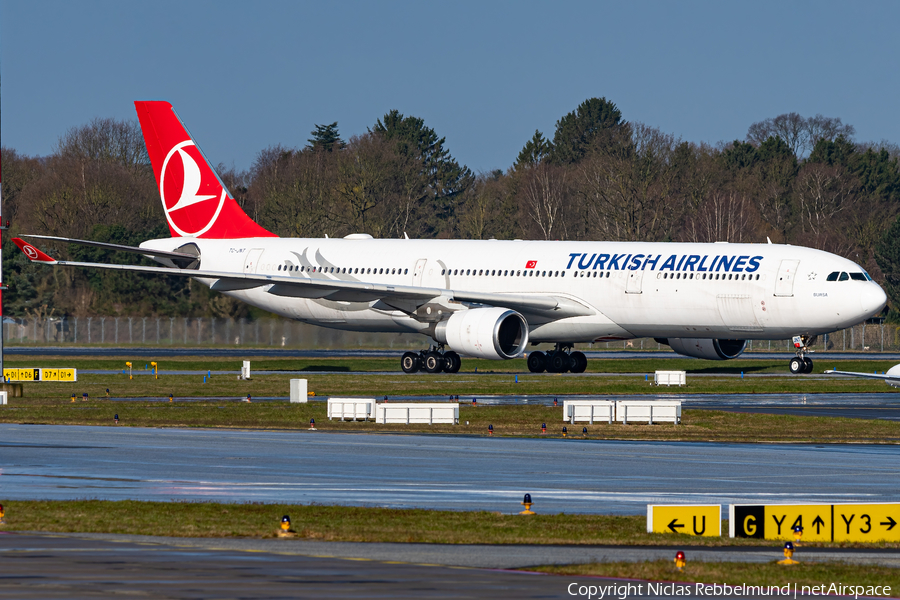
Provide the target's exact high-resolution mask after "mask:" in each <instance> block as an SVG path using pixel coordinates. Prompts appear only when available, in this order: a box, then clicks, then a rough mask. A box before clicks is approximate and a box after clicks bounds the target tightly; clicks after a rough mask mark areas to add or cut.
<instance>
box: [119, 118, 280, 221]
mask: <svg viewBox="0 0 900 600" xmlns="http://www.w3.org/2000/svg"><path fill="white" fill-rule="evenodd" d="M134 107H135V109H136V110H137V115H138V119H139V120H140V122H141V130H142V131H143V133H144V142H145V143H146V144H147V154H149V156H150V163H151V164H152V165H153V174H154V175H155V176H156V183H157V184H159V195H160V199H161V200H162V205H163V210H164V211H165V213H166V220H167V221H168V222H169V231H171V232H172V237H198V238H213V239H235V238H251V237H277V236H275V234H273V233H271V232H269V231H266V230H265V229H263V228H262V227H260V226H259V225H258V224H257V223H255V222H254V221H253V220H252V219H251V218H250V217H248V216H247V213H245V212H244V211H243V210H242V209H241V207H240V206H239V205H238V203H237V202H236V201H235V200H234V198H232V197H231V196H230V195H229V193H228V190H226V189H225V186H224V184H222V182H221V180H220V179H219V177H218V176H217V175H216V172H215V170H213V168H212V166H210V164H209V162H208V161H207V160H206V157H205V156H203V153H202V152H201V151H200V148H199V147H198V146H197V145H196V144H195V143H194V140H193V139H192V138H191V135H190V134H189V133H188V131H187V129H186V128H185V126H184V124H183V123H182V122H181V119H179V118H178V115H176V114H175V110H174V109H173V108H172V105H171V104H169V103H168V102H162V101H138V102H135V103H134Z"/></svg>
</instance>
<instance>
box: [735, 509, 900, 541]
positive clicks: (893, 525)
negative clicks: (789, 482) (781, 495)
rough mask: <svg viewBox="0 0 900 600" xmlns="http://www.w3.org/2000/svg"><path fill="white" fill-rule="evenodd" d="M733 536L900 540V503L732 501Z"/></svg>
mask: <svg viewBox="0 0 900 600" xmlns="http://www.w3.org/2000/svg"><path fill="white" fill-rule="evenodd" d="M728 516H729V535H730V536H731V537H751V538H760V539H766V540H793V539H795V537H794V528H795V527H802V528H803V530H802V534H801V539H802V541H808V542H879V541H888V542H900V503H894V504H767V505H750V504H732V505H730V506H729V509H728Z"/></svg>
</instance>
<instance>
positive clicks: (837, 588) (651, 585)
mask: <svg viewBox="0 0 900 600" xmlns="http://www.w3.org/2000/svg"><path fill="white" fill-rule="evenodd" d="M567 591H568V593H569V595H570V596H578V597H581V598H586V599H588V600H605V599H606V600H613V599H616V600H626V599H627V598H629V597H632V596H656V597H660V596H663V597H664V596H708V597H710V598H722V597H729V596H731V597H740V596H773V597H782V598H790V597H793V598H797V597H798V596H828V595H840V596H853V597H854V598H859V597H860V596H867V597H877V596H888V595H890V593H891V587H890V586H880V585H879V586H875V585H869V586H862V585H844V584H841V583H832V584H830V585H829V584H822V585H814V586H809V585H804V586H797V584H796V583H795V584H793V585H791V584H788V585H784V586H777V585H747V584H739V585H728V584H724V583H722V584H720V583H663V582H647V583H618V584H609V585H580V584H578V583H570V584H569V587H568V588H567Z"/></svg>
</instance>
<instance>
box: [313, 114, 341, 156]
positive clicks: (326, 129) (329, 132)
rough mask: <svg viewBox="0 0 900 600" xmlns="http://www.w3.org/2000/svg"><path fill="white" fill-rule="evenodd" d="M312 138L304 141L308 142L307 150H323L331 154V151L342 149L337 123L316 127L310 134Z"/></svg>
mask: <svg viewBox="0 0 900 600" xmlns="http://www.w3.org/2000/svg"><path fill="white" fill-rule="evenodd" d="M310 133H311V134H312V138H310V139H308V140H306V141H307V142H309V146H307V148H312V149H313V150H324V151H325V152H331V151H332V150H340V149H341V148H343V147H344V140H342V139H341V136H340V135H339V134H338V124H337V121H335V122H334V123H332V124H331V125H316V128H315V129H314V130H313V131H311V132H310Z"/></svg>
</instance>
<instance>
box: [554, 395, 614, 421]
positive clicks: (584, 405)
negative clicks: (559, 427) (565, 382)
mask: <svg viewBox="0 0 900 600" xmlns="http://www.w3.org/2000/svg"><path fill="white" fill-rule="evenodd" d="M615 408H616V407H615V403H614V402H611V401H609V400H564V401H563V421H568V422H569V423H571V424H573V425H574V424H575V423H577V422H584V421H587V422H589V423H590V424H591V425H593V424H594V421H606V422H607V423H609V424H612V422H613V419H615V413H616V410H615Z"/></svg>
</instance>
